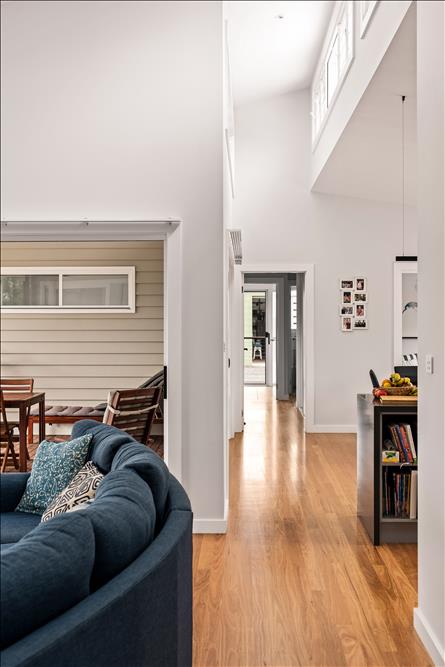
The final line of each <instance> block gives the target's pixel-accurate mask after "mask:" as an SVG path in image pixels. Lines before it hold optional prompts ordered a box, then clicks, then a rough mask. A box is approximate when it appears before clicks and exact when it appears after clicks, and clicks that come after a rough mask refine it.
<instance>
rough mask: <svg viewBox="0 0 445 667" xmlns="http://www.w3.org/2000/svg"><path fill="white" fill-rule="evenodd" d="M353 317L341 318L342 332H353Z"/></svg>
mask: <svg viewBox="0 0 445 667" xmlns="http://www.w3.org/2000/svg"><path fill="white" fill-rule="evenodd" d="M352 322H353V319H352V317H342V318H341V330H342V331H352Z"/></svg>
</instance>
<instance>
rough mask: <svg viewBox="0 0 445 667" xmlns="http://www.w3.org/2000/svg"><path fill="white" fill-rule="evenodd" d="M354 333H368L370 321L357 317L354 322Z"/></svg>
mask: <svg viewBox="0 0 445 667" xmlns="http://www.w3.org/2000/svg"><path fill="white" fill-rule="evenodd" d="M353 327H354V331H366V329H367V328H368V320H367V319H366V318H365V317H356V318H354V321H353Z"/></svg>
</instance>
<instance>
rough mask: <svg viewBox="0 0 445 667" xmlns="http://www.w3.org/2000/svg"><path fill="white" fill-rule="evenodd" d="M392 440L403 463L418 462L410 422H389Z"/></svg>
mask: <svg viewBox="0 0 445 667" xmlns="http://www.w3.org/2000/svg"><path fill="white" fill-rule="evenodd" d="M388 428H389V431H390V433H391V440H392V442H393V445H394V447H395V451H397V452H399V461H400V462H401V463H411V464H413V465H415V464H416V463H417V452H416V446H415V444H414V438H413V432H412V430H411V425H410V424H389V425H388Z"/></svg>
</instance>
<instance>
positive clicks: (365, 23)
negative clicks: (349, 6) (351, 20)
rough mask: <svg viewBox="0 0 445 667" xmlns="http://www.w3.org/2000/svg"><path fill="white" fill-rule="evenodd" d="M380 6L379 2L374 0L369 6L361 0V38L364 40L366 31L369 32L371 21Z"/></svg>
mask: <svg viewBox="0 0 445 667" xmlns="http://www.w3.org/2000/svg"><path fill="white" fill-rule="evenodd" d="M378 4H379V0H372V2H370V3H369V5H368V6H366V3H365V2H364V1H363V0H360V38H361V39H364V37H365V35H366V31H367V30H368V27H369V24H370V23H371V19H372V17H373V15H374V12H375V10H376V8H377V5H378Z"/></svg>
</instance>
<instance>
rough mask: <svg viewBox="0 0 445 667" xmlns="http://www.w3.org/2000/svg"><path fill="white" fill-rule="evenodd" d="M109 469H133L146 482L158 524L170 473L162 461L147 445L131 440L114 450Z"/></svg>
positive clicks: (160, 519)
mask: <svg viewBox="0 0 445 667" xmlns="http://www.w3.org/2000/svg"><path fill="white" fill-rule="evenodd" d="M111 470H134V471H135V472H136V473H137V474H138V475H139V476H140V477H141V478H142V479H143V480H144V481H145V482H146V483H147V484H148V486H149V487H150V489H151V492H152V494H153V500H154V503H155V507H156V515H157V517H158V522H159V523H158V525H159V524H160V523H161V522H162V521H163V518H164V512H165V501H166V499H167V493H168V482H169V474H170V473H169V472H168V468H167V466H166V465H165V463H164V461H163V460H162V459H161V458H160V457H159V456H158V455H157V454H155V453H154V452H152V451H151V450H150V449H148V447H144V445H140V444H139V443H138V442H135V441H134V440H131V441H130V442H128V443H127V444H125V445H122V447H121V448H120V449H119V450H118V451H117V452H116V455H115V457H114V459H113V463H112V465H111Z"/></svg>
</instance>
